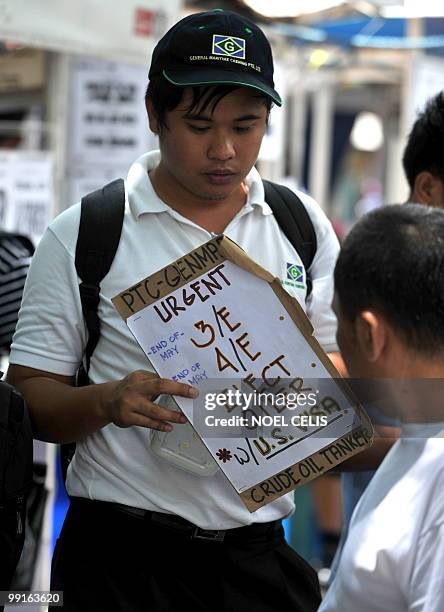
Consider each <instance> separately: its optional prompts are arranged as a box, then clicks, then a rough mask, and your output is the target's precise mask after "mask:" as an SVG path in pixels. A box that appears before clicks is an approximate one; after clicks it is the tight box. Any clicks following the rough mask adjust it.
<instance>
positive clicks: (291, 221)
mask: <svg viewBox="0 0 444 612" xmlns="http://www.w3.org/2000/svg"><path fill="white" fill-rule="evenodd" d="M262 182H263V184H264V190H265V201H266V202H267V204H268V205H269V206H270V208H271V210H272V211H273V214H274V216H275V217H276V221H277V222H278V224H279V226H280V228H281V229H282V231H283V232H284V234H285V236H286V237H287V238H288V240H289V241H290V242H291V244H292V245H293V247H294V248H295V249H296V251H297V252H298V255H299V257H300V258H301V260H302V263H303V264H304V268H305V274H306V279H307V297H308V296H309V295H310V293H311V290H312V280H311V277H310V266H311V264H312V263H313V259H314V257H315V255H316V249H317V239H316V232H315V229H314V227H313V223H312V220H311V219H310V215H309V214H308V212H307V209H306V208H305V206H304V204H303V203H302V202H301V200H300V199H299V198H298V196H297V195H296V194H295V193H294V192H293V191H291V189H288V187H284V185H278V184H277V183H272V182H271V181H266V180H263V181H262Z"/></svg>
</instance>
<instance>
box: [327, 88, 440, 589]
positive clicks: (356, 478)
mask: <svg viewBox="0 0 444 612" xmlns="http://www.w3.org/2000/svg"><path fill="white" fill-rule="evenodd" d="M402 163H403V168H404V173H405V176H406V179H407V181H408V184H409V187H410V194H409V200H408V201H409V202H413V203H416V204H425V205H427V206H434V207H437V208H444V92H440V93H438V94H437V95H435V96H434V97H433V98H431V99H430V100H429V101H428V102H427V104H426V106H425V108H424V110H423V111H422V112H421V113H420V114H419V115H418V118H417V119H416V121H415V123H414V124H413V127H412V129H411V131H410V134H409V137H408V141H407V145H406V147H405V149H404V154H403V158H402ZM351 384H352V386H353V384H354V385H359V381H351ZM361 386H362V385H361ZM357 391H358V389H357ZM365 407H366V410H367V412H368V415H369V417H370V418H371V420H372V422H373V425H374V426H375V430H376V433H377V434H378V435H379V436H381V438H382V439H384V440H385V441H386V443H387V444H388V445H390V444H392V443H393V441H394V440H395V439H396V438H397V437H398V435H399V426H398V425H399V424H398V423H397V421H396V419H394V418H392V417H390V416H387V415H384V414H381V412H380V411H379V410H378V409H377V408H376V407H375V406H372V404H371V403H370V404H366V406H365ZM355 465H356V463H355ZM345 468H346V465H344V466H342V473H341V487H342V500H343V525H342V534H341V539H340V542H339V545H338V550H337V552H336V555H335V558H334V560H333V563H332V567H331V576H330V582H331V581H332V580H333V578H334V576H335V573H336V571H337V568H338V565H339V563H340V557H341V551H342V547H343V545H344V542H345V539H346V537H347V532H348V525H349V523H350V519H351V517H352V514H353V510H354V509H355V506H356V504H357V503H358V501H359V499H360V497H361V495H362V493H363V492H364V491H365V488H366V487H367V485H368V484H369V482H370V481H371V479H372V478H373V475H374V473H375V471H374V470H361V471H355V470H354V469H353V470H350V471H346V469H345Z"/></svg>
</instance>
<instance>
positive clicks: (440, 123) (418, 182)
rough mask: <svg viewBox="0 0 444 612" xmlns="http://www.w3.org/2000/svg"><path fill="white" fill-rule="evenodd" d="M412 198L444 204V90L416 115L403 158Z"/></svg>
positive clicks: (410, 200)
mask: <svg viewBox="0 0 444 612" xmlns="http://www.w3.org/2000/svg"><path fill="white" fill-rule="evenodd" d="M402 163H403V167H404V172H405V175H406V178H407V181H408V183H409V187H410V196H409V202H416V203H417V204H426V205H427V206H434V207H436V208H444V92H442V91H441V92H440V93H438V94H437V95H436V96H434V97H433V98H431V99H430V100H429V101H428V102H427V104H426V106H425V109H424V110H423V111H422V113H420V114H419V116H418V118H417V119H416V121H415V123H414V125H413V128H412V130H411V132H410V135H409V138H408V141H407V145H406V148H405V150H404V155H403V158H402Z"/></svg>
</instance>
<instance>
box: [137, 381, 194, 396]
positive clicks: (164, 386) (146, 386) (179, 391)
mask: <svg viewBox="0 0 444 612" xmlns="http://www.w3.org/2000/svg"><path fill="white" fill-rule="evenodd" d="M138 391H139V392H140V393H143V394H144V395H146V396H148V397H153V396H158V395H162V394H166V395H180V396H181V397H190V398H195V397H197V396H198V395H199V391H198V389H196V388H195V387H192V386H191V385H186V384H184V383H179V382H175V381H174V380H169V379H167V378H153V379H150V380H144V381H143V382H141V383H140V384H139V385H138Z"/></svg>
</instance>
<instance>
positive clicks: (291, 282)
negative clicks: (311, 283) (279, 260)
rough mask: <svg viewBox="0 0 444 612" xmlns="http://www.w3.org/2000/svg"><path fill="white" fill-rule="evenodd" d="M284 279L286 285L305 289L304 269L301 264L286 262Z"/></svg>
mask: <svg viewBox="0 0 444 612" xmlns="http://www.w3.org/2000/svg"><path fill="white" fill-rule="evenodd" d="M286 272H287V273H286V277H285V280H284V285H287V286H288V287H296V288H297V289H305V288H306V283H305V270H304V267H303V266H299V265H298V264H292V263H288V262H287V271H286Z"/></svg>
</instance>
